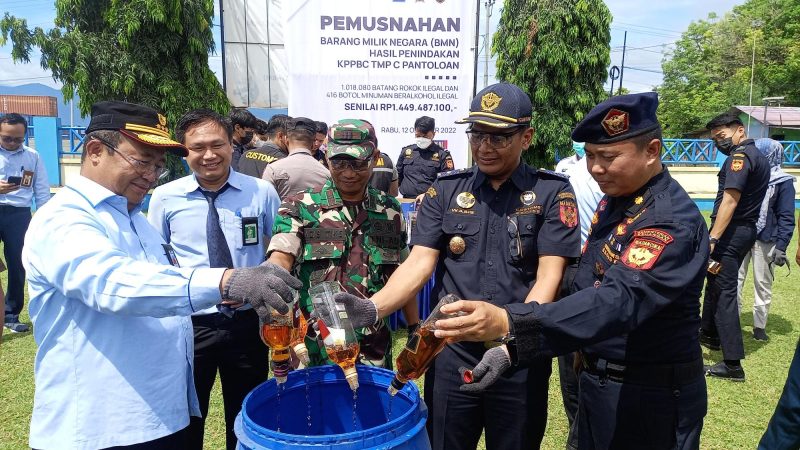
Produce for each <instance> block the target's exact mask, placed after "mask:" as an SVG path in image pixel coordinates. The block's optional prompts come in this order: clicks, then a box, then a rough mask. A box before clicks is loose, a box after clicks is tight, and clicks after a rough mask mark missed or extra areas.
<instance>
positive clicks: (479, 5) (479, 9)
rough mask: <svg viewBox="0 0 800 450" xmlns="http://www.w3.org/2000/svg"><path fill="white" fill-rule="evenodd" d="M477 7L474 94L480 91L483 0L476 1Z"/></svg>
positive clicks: (473, 77)
mask: <svg viewBox="0 0 800 450" xmlns="http://www.w3.org/2000/svg"><path fill="white" fill-rule="evenodd" d="M476 5H477V8H475V13H476V16H475V63H474V68H473V76H472V96H473V97H475V94H477V93H478V53H479V49H478V45H479V39H480V33H481V0H477V1H476Z"/></svg>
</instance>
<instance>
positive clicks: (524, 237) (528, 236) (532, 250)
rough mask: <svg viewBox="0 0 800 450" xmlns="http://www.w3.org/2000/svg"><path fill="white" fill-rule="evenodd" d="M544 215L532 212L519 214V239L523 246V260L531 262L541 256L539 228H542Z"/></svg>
mask: <svg viewBox="0 0 800 450" xmlns="http://www.w3.org/2000/svg"><path fill="white" fill-rule="evenodd" d="M541 220H542V216H540V215H538V214H530V215H524V216H518V221H517V223H518V225H519V240H520V244H521V246H522V255H521V256H522V262H530V261H533V260H536V259H537V258H538V257H539V246H538V245H537V240H538V238H539V228H541V226H542V224H541Z"/></svg>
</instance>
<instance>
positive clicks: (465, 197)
mask: <svg viewBox="0 0 800 450" xmlns="http://www.w3.org/2000/svg"><path fill="white" fill-rule="evenodd" d="M456 203H457V204H458V206H460V207H461V208H464V209H470V208H472V207H473V206H475V196H474V195H472V192H462V193H460V194H458V197H456Z"/></svg>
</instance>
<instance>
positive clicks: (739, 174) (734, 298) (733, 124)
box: [700, 114, 770, 381]
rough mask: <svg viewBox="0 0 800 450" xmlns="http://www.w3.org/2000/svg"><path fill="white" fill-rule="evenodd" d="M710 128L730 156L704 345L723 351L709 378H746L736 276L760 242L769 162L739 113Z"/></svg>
mask: <svg viewBox="0 0 800 450" xmlns="http://www.w3.org/2000/svg"><path fill="white" fill-rule="evenodd" d="M706 128H707V129H708V130H709V131H710V132H711V139H713V140H714V143H715V145H716V147H717V149H718V150H719V151H720V152H722V154H724V155H726V156H727V158H726V159H725V162H724V163H723V164H722V169H721V170H720V171H719V174H718V176H717V178H718V179H719V188H718V190H717V197H716V199H715V200H714V210H713V211H712V213H711V229H710V231H709V239H708V241H709V246H710V248H711V255H710V258H711V260H712V261H713V262H715V263H719V267H718V268H713V267H710V268H709V271H708V274H707V281H706V290H705V294H704V296H703V314H702V321H701V325H700V327H701V328H700V344H701V345H703V346H705V347H707V348H709V349H710V350H720V349H722V357H723V360H722V361H720V362H718V363H717V364H714V365H712V366H709V367H708V368H707V369H708V375H709V376H711V377H715V378H723V379H726V380H730V381H744V379H745V374H744V368H743V367H742V364H741V360H742V359H744V344H743V342H742V328H741V324H740V322H739V307H738V294H737V292H736V291H737V279H738V278H739V267H741V265H742V261H743V260H744V257H745V255H746V254H747V252H749V251H750V249H751V248H753V244H754V243H755V241H756V222H757V221H758V217H759V211H760V210H761V204H762V201H763V200H764V195H765V194H766V192H767V187H768V185H769V172H770V169H769V162H768V161H767V159H766V158H765V157H764V155H762V154H761V152H759V151H758V148H756V146H755V142H753V140H752V139H748V138H747V133H745V129H744V124H743V123H742V121H741V120H739V118H738V117H737V116H735V115H732V114H721V115H719V116H717V117H715V118H713V119H711V121H709V122H708V123H707V124H706ZM712 264H713V263H712Z"/></svg>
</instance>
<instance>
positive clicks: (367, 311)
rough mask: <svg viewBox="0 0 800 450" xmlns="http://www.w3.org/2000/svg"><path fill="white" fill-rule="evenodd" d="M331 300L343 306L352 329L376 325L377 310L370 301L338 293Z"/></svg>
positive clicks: (345, 293)
mask: <svg viewBox="0 0 800 450" xmlns="http://www.w3.org/2000/svg"><path fill="white" fill-rule="evenodd" d="M333 299H334V300H335V301H336V303H341V304H342V305H344V308H345V309H346V310H347V317H349V318H350V323H352V324H353V328H366V327H371V326H373V325H375V324H376V323H378V308H377V307H376V306H375V303H373V302H372V300H370V299H365V298H360V297H356V296H355V295H352V294H348V293H347V292H340V293H338V294H336V295H334V296H333Z"/></svg>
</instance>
